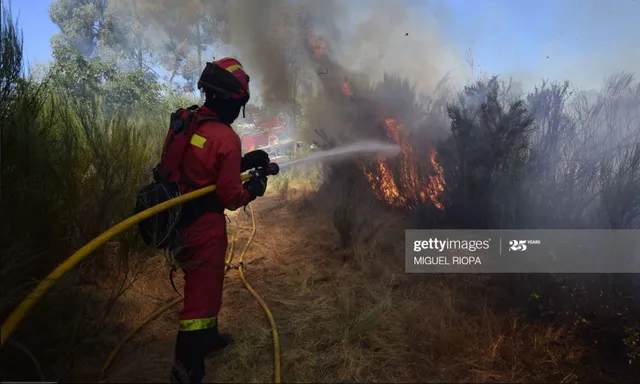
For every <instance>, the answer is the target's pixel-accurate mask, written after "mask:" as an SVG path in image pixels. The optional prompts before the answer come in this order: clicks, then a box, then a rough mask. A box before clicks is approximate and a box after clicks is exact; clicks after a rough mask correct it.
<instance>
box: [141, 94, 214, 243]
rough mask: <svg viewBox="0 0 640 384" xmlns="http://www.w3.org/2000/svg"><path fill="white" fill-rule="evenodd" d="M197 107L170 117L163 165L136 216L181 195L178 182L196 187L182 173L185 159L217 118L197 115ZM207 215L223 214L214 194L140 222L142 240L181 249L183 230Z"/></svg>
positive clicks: (145, 190)
mask: <svg viewBox="0 0 640 384" xmlns="http://www.w3.org/2000/svg"><path fill="white" fill-rule="evenodd" d="M198 112H199V110H198V106H197V105H194V106H192V107H189V108H186V109H183V108H180V109H178V110H177V111H176V112H174V113H172V114H171V124H170V127H169V132H168V133H167V136H166V138H165V142H164V146H163V150H162V157H161V160H160V164H158V165H157V166H156V167H155V168H154V169H153V179H154V182H153V183H151V184H148V185H145V186H144V187H143V188H142V189H141V190H140V191H139V192H138V196H137V198H136V204H135V211H136V214H137V213H140V212H142V211H144V210H146V209H149V208H151V207H154V206H156V205H158V204H161V203H164V202H166V201H168V200H171V199H173V198H175V197H178V196H180V195H181V190H180V185H179V184H178V181H184V182H186V183H187V184H190V185H192V186H193V187H194V188H198V187H200V186H196V185H193V182H192V181H190V180H186V179H185V178H184V177H183V175H181V173H180V168H181V165H182V158H183V156H184V153H185V152H186V150H187V148H188V146H189V145H190V141H191V137H192V136H193V134H194V133H195V132H196V130H197V129H198V128H199V127H200V125H201V123H202V122H204V121H207V120H218V119H217V118H216V117H214V116H198ZM205 212H221V213H222V212H224V209H222V208H221V207H220V206H219V205H218V204H217V201H216V200H215V194H214V193H208V194H206V195H204V196H201V197H198V198H197V199H194V200H191V201H188V202H186V203H184V204H180V205H177V206H174V207H171V208H169V209H167V210H164V211H162V212H159V213H157V214H156V215H154V216H152V217H150V218H148V219H146V220H143V221H141V222H140V223H138V230H139V232H140V236H141V237H142V241H144V243H145V244H147V245H148V246H150V247H152V248H156V249H169V250H171V251H175V250H177V249H178V248H179V247H180V246H181V244H182V243H181V241H180V237H181V236H180V229H182V228H185V227H188V226H189V225H190V224H192V223H193V222H194V221H196V220H197V219H198V218H199V217H200V216H202V214H204V213H205Z"/></svg>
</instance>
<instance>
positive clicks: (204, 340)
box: [171, 212, 231, 383]
mask: <svg viewBox="0 0 640 384" xmlns="http://www.w3.org/2000/svg"><path fill="white" fill-rule="evenodd" d="M182 237H183V244H184V248H183V250H182V251H180V253H179V254H178V259H179V261H180V263H181V265H182V267H183V271H184V272H185V273H184V280H185V285H184V303H183V307H182V310H181V311H180V315H179V320H180V329H179V331H178V336H177V339H176V350H175V363H174V366H173V368H172V375H171V380H172V382H180V383H181V382H189V383H200V382H202V379H203V378H204V373H205V364H204V360H205V358H206V357H207V355H209V354H210V353H211V352H213V351H214V350H216V349H218V348H222V347H225V346H226V345H228V344H229V343H230V342H231V339H230V337H228V336H224V337H223V336H221V335H220V334H219V333H218V312H220V306H221V304H222V289H223V283H224V270H225V253H226V249H227V233H226V222H225V216H224V214H220V213H211V212H209V213H205V214H204V215H203V216H202V217H200V218H199V219H198V220H197V221H196V222H194V223H193V224H191V225H190V226H189V227H188V228H186V229H185V230H184V231H183V233H182Z"/></svg>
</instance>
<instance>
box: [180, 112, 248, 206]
mask: <svg viewBox="0 0 640 384" xmlns="http://www.w3.org/2000/svg"><path fill="white" fill-rule="evenodd" d="M200 111H201V112H200V113H202V114H205V115H209V114H211V115H215V114H214V113H213V112H212V111H211V110H210V109H208V108H207V107H205V106H202V107H200ZM241 160H242V144H241V141H240V137H239V136H238V134H237V133H235V132H234V131H233V129H231V127H229V126H228V125H225V124H223V123H221V122H218V121H211V120H209V121H205V122H203V123H202V125H200V127H199V128H198V131H197V132H196V134H195V135H194V136H193V138H192V139H191V144H190V145H189V147H188V148H187V151H186V153H185V156H184V159H183V162H182V168H183V169H182V171H183V174H184V175H185V176H186V177H187V178H188V179H190V180H192V181H194V182H195V183H196V184H197V185H202V186H206V185H211V184H216V191H215V194H216V197H217V200H218V203H219V204H220V205H221V206H222V207H224V208H225V209H228V210H231V211H233V210H236V209H238V208H240V207H242V206H245V205H247V204H248V203H249V202H250V196H249V193H248V192H247V190H246V189H244V187H243V186H242V179H241V178H240V163H241ZM180 187H181V188H184V189H182V190H183V191H185V193H187V192H191V191H193V188H192V187H189V186H188V185H186V184H181V185H180Z"/></svg>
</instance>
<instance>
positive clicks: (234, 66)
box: [225, 64, 245, 73]
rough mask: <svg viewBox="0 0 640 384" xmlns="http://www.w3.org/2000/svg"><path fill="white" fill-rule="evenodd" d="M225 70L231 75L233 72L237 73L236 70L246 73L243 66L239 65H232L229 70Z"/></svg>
mask: <svg viewBox="0 0 640 384" xmlns="http://www.w3.org/2000/svg"><path fill="white" fill-rule="evenodd" d="M225 69H226V70H227V71H229V72H231V73H233V71H235V70H237V69H239V70H241V71H242V72H244V71H245V70H244V68H242V65H238V64H236V65H231V66H229V67H227V68H225Z"/></svg>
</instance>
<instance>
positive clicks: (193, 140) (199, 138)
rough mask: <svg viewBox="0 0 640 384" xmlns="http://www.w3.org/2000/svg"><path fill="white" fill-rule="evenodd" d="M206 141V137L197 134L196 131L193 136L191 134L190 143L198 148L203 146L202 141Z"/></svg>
mask: <svg viewBox="0 0 640 384" xmlns="http://www.w3.org/2000/svg"><path fill="white" fill-rule="evenodd" d="M206 142H207V139H205V138H204V137H202V136H200V135H198V134H197V133H194V134H193V136H191V144H193V145H195V146H196V147H198V148H204V143H206Z"/></svg>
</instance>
